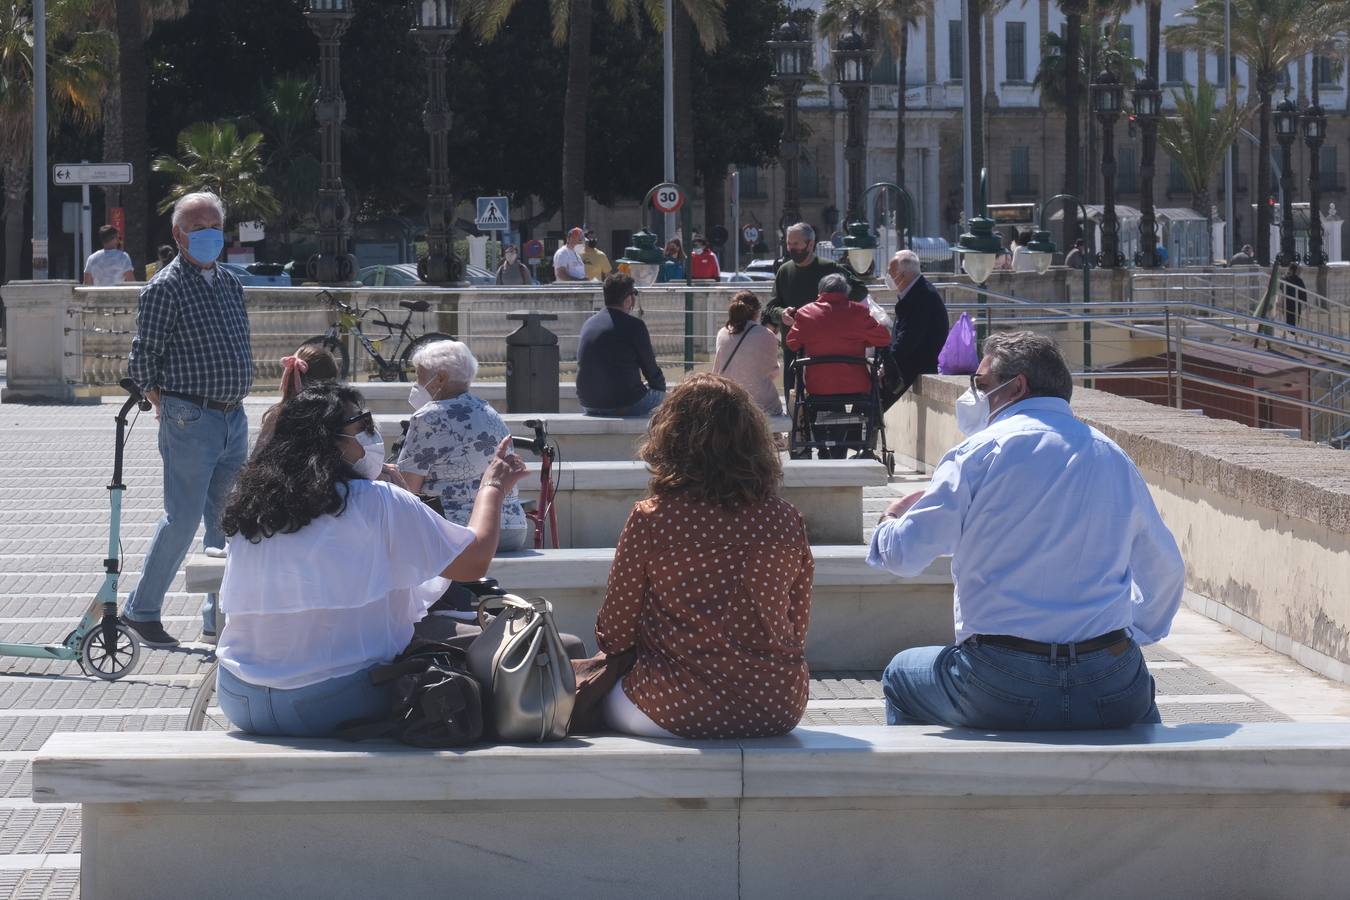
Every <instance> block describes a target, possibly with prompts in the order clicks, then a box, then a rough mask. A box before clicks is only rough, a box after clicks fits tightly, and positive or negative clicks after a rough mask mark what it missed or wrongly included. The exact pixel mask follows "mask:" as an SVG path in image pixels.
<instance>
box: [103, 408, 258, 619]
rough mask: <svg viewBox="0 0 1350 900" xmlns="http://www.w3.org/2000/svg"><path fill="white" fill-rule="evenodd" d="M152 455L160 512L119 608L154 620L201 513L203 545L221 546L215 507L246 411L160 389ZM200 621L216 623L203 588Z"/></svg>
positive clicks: (243, 451)
mask: <svg viewBox="0 0 1350 900" xmlns="http://www.w3.org/2000/svg"><path fill="white" fill-rule="evenodd" d="M159 455H160V458H161V459H162V460H163V461H164V515H163V516H162V517H160V520H159V526H158V527H156V528H155V536H154V539H153V540H151V542H150V551H149V552H148V553H147V554H146V555H145V564H144V565H143V566H142V567H141V580H140V581H139V582H138V583H137V585H136V589H135V590H134V591H132V592H131V595H130V596H129V597H127V602H126V606H125V607H124V608H123V610H122V613H123V615H125V616H126V617H127V618H128V619H132V620H134V621H137V622H158V621H159V619H160V612H161V610H162V609H163V608H164V592H165V591H167V590H168V589H169V585H170V584H171V583H172V582H173V579H174V578H175V576H177V575H178V570H179V568H180V567H181V566H182V565H183V559H184V558H185V557H186V556H187V552H188V548H189V547H190V546H191V545H192V536H193V535H195V534H196V533H197V525H198V524H199V523H200V522H201V521H202V519H203V518H205V520H206V539H205V540H204V541H203V544H204V545H205V546H207V547H224V546H225V535H224V533H223V532H222V531H221V530H220V514H221V513H222V512H223V511H224V509H225V500H226V498H227V497H228V496H229V493H230V488H231V487H232V486H233V485H234V477H235V475H237V474H238V473H239V470H240V469H241V468H243V465H244V462H245V460H247V459H248V417H247V416H246V415H245V414H244V408H243V407H242V406H237V407H235V408H234V409H232V410H230V411H229V412H228V413H223V412H219V411H217V410H214V409H205V408H203V407H200V406H198V405H197V404H195V403H192V402H190V401H188V400H183V399H182V398H180V397H169V396H167V395H164V396H162V397H161V398H160V404H159ZM202 629H203V630H204V631H208V632H212V633H214V632H215V630H216V595H215V594H207V595H206V604H205V606H204V607H203V608H202Z"/></svg>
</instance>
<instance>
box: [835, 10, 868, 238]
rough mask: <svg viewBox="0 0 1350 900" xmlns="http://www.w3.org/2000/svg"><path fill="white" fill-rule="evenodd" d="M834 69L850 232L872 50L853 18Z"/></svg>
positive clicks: (863, 151)
mask: <svg viewBox="0 0 1350 900" xmlns="http://www.w3.org/2000/svg"><path fill="white" fill-rule="evenodd" d="M834 71H835V78H836V80H837V81H838V83H839V90H840V92H841V93H842V94H843V95H844V103H845V106H846V107H847V110H848V112H847V117H848V134H847V138H846V140H845V143H844V159H845V161H847V163H848V211H847V212H846V213H845V214H844V221H845V222H847V223H849V224H848V225H846V226H845V230H847V231H850V232H851V231H852V226H853V223H855V222H858V221H859V220H860V219H861V218H862V216H861V211H860V210H859V208H858V200H859V195H860V194H861V193H862V183H863V161H864V158H865V156H866V150H867V148H866V138H865V134H866V131H867V104H866V102H865V101H866V100H867V92H868V90H869V89H870V87H871V83H872V50H871V48H869V47H868V46H867V41H866V40H865V39H864V38H863V36H862V35H861V34H859V33H858V27H857V24H856V22H855V23H854V24H853V25H852V26H851V28H850V30H849V32H848V34H846V35H844V36H843V37H841V38H840V39H839V46H837V47H836V48H835V49H834Z"/></svg>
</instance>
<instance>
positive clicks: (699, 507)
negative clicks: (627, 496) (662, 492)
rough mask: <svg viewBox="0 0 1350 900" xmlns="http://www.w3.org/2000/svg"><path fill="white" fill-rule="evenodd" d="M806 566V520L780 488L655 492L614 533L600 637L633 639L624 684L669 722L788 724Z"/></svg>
mask: <svg viewBox="0 0 1350 900" xmlns="http://www.w3.org/2000/svg"><path fill="white" fill-rule="evenodd" d="M814 571H815V562H814V560H813V559H812V557H811V545H810V542H809V541H808V540H807V537H806V523H805V521H804V520H803V519H802V516H801V513H799V512H798V511H797V509H796V508H795V507H794V506H793V505H792V504H790V503H788V502H787V501H786V500H783V499H782V498H779V497H771V498H769V499H767V500H763V501H761V502H759V503H755V504H752V505H750V506H747V507H743V508H741V509H738V510H734V511H728V510H725V509H722V508H721V507H717V506H713V505H712V504H709V503H705V502H703V501H701V500H697V499H693V498H690V497H686V496H679V495H677V496H662V497H652V498H649V499H647V500H643V501H641V502H639V503H638V504H636V505H635V506H634V507H633V511H632V513H630V514H629V516H628V521H627V523H626V524H625V525H624V528H623V532H622V533H621V534H620V535H619V545H618V547H617V548H616V550H615V553H614V565H613V567H612V568H611V569H610V573H609V586H608V589H607V591H606V593H605V603H604V606H603V607H602V608H601V610H600V614H599V616H598V617H597V619H596V626H595V636H596V641H597V643H598V644H599V646H600V648H601V649H603V650H604V651H605V652H606V653H618V652H621V651H624V650H627V649H629V648H630V647H636V648H637V661H636V663H635V664H634V666H633V670H632V671H631V672H630V673H629V674H628V675H627V676H626V677H625V678H624V680H623V685H624V691H625V693H627V694H628V697H629V699H630V700H632V701H633V703H634V704H635V705H636V706H637V707H638V709H640V710H642V711H643V712H644V713H646V714H647V716H648V717H650V718H651V719H652V721H654V722H656V724H658V725H660V726H661V727H662V728H665V729H666V730H667V731H671V732H673V733H675V734H677V735H679V736H680V737H686V738H735V737H768V736H773V735H779V734H786V733H787V732H789V731H791V730H792V729H793V728H794V727H795V726H796V724H797V722H798V721H800V719H801V717H802V714H803V713H804V712H805V711H806V700H807V691H808V682H809V679H810V673H809V671H808V669H807V666H806V629H807V626H808V625H809V623H810V618H811V582H812V576H813V574H814Z"/></svg>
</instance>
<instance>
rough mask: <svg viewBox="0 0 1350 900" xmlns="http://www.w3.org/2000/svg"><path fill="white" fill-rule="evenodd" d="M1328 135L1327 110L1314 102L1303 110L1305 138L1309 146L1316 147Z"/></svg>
mask: <svg viewBox="0 0 1350 900" xmlns="http://www.w3.org/2000/svg"><path fill="white" fill-rule="evenodd" d="M1326 136H1327V114H1326V110H1324V109H1322V107H1321V106H1318V105H1317V104H1316V103H1314V104H1313V105H1312V106H1309V107H1308V108H1307V109H1305V110H1304V111H1303V139H1304V140H1305V141H1307V142H1308V146H1309V147H1316V146H1318V145H1319V144H1321V143H1322V141H1324V140H1326Z"/></svg>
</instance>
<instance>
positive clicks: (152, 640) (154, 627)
mask: <svg viewBox="0 0 1350 900" xmlns="http://www.w3.org/2000/svg"><path fill="white" fill-rule="evenodd" d="M117 621H118V622H120V623H121V624H123V625H125V626H127V627H128V628H130V629H131V630H132V631H134V632H135V633H136V637H137V638H138V639H139V640H140V642H141V644H143V645H144V646H146V647H159V648H165V647H177V646H178V638H176V637H174V636H173V635H171V634H169V633H168V632H167V631H165V630H164V626H163V625H161V624H160V623H159V622H137V621H136V620H134V619H128V618H127V617H126V616H118V617H117Z"/></svg>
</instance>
